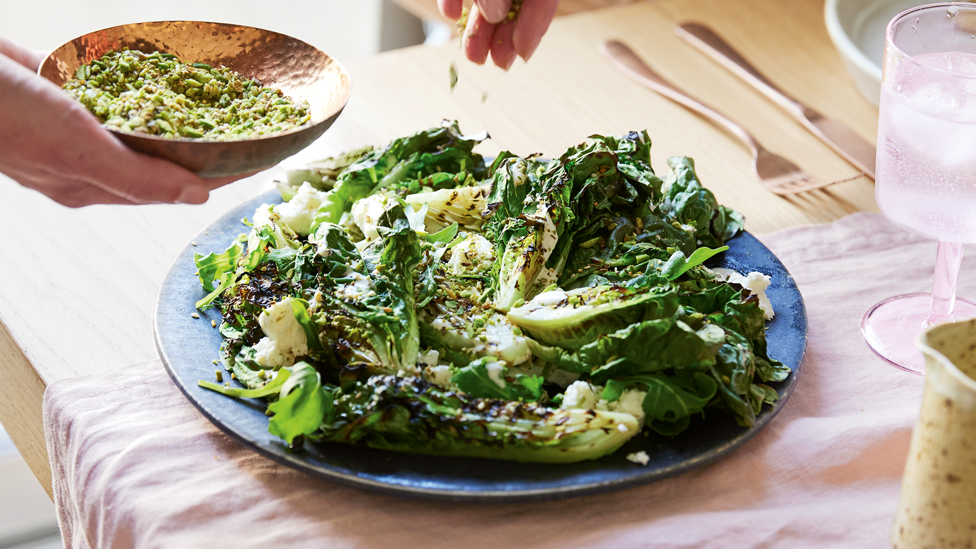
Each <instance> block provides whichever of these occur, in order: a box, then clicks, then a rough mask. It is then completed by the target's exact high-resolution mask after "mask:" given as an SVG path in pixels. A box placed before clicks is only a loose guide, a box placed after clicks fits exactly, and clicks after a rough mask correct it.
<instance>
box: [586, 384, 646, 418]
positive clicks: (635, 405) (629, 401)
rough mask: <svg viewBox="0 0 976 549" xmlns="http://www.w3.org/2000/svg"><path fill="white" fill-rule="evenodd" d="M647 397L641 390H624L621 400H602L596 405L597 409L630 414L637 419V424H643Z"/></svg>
mask: <svg viewBox="0 0 976 549" xmlns="http://www.w3.org/2000/svg"><path fill="white" fill-rule="evenodd" d="M645 396H647V393H646V392H644V391H641V390H639V389H624V392H623V394H621V395H620V398H618V399H617V400H615V401H613V402H607V401H605V400H600V402H598V403H597V405H596V409H597V410H606V411H608V412H619V413H623V414H630V415H632V416H634V418H636V419H637V423H643V422H644V397H645Z"/></svg>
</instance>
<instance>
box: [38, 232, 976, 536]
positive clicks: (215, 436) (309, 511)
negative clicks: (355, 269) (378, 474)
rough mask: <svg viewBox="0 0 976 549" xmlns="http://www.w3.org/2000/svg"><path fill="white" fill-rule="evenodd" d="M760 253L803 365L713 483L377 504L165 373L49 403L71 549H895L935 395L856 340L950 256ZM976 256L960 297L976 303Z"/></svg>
mask: <svg viewBox="0 0 976 549" xmlns="http://www.w3.org/2000/svg"><path fill="white" fill-rule="evenodd" d="M762 240H763V241H764V242H765V243H766V245H767V246H769V247H770V248H771V249H772V250H773V251H774V253H776V254H777V256H779V257H780V258H781V259H782V261H783V262H784V263H785V264H786V266H787V268H789V270H790V271H791V272H792V274H793V276H794V278H795V279H796V281H797V284H798V285H799V287H800V289H801V291H802V293H803V296H804V299H805V301H806V306H807V313H808V315H809V343H808V349H807V356H806V362H805V365H804V368H803V375H802V376H801V378H800V381H799V385H798V386H797V388H796V392H795V393H794V394H793V396H792V398H791V399H790V400H789V402H788V403H787V404H786V406H785V408H784V409H783V411H782V412H781V413H780V414H779V416H778V417H777V418H776V419H775V420H774V421H773V422H772V423H771V424H770V425H769V426H768V427H767V428H766V429H765V430H764V431H762V432H761V433H760V434H759V435H758V436H757V437H755V438H754V439H752V440H751V441H749V442H748V443H746V444H745V445H744V446H743V447H742V448H740V449H739V450H737V451H735V452H733V453H732V454H731V455H729V456H727V457H726V458H725V459H722V460H721V461H719V462H718V463H716V464H713V465H711V466H709V467H706V468H704V469H699V470H696V471H693V472H690V473H688V474H685V475H682V476H680V477H677V478H673V479H669V480H665V481H662V482H658V483H655V484H651V485H647V486H642V487H638V488H632V489H628V490H623V491H619V492H615V493H610V494H606V495H598V496H588V497H581V498H576V499H571V500H566V501H557V502H552V503H542V504H540V503H533V504H509V505H460V504H456V503H436V502H421V501H413V500H404V499H398V498H395V497H389V496H380V495H374V494H370V493H366V492H362V491H358V490H355V489H350V488H344V487H340V486H336V485H333V484H330V483H328V482H325V481H321V480H317V479H313V478H310V477H308V476H305V475H304V474H302V473H298V472H296V471H293V470H291V469H289V468H286V467H282V466H280V465H278V464H276V463H274V462H272V461H270V460H268V459H265V458H263V457H260V456H258V455H257V454H255V453H254V452H252V451H250V450H247V449H245V448H243V447H241V446H240V445H239V444H237V443H236V442H234V441H232V440H231V439H229V438H228V437H227V436H225V435H224V434H223V433H221V432H220V431H218V430H217V429H216V428H215V427H214V426H213V425H211V424H210V423H209V422H208V421H207V420H206V419H205V418H204V417H203V416H201V415H200V414H199V413H198V412H197V410H196V409H195V408H194V407H193V406H192V405H190V403H189V402H187V400H186V399H185V398H184V397H183V395H182V394H181V393H180V392H179V391H178V390H177V389H176V388H175V386H174V385H173V383H172V382H171V381H170V379H169V377H168V376H167V374H166V373H165V371H164V370H163V368H162V366H161V364H160V363H159V362H151V363H147V364H140V365H137V366H132V367H129V368H126V369H123V370H120V371H116V372H112V373H110V374H105V375H98V376H90V377H83V378H76V379H70V380H65V381H61V382H58V383H55V384H53V385H51V386H50V387H48V389H47V393H46V394H45V398H44V426H45V431H46V436H47V445H48V452H49V453H50V458H51V468H52V469H53V483H54V499H55V503H56V504H57V509H58V514H59V519H60V524H61V529H62V534H63V536H64V540H65V543H66V546H67V547H69V548H72V549H94V548H107V547H113V548H127V547H139V548H154V547H165V548H170V547H174V548H196V547H201V548H203V547H207V548H210V547H235V548H249V547H262V548H267V547H276V548H284V547H337V548H339V547H375V548H382V549H387V548H390V547H429V548H438V547H515V546H522V547H528V546H531V547H535V548H540V549H541V548H549V547H552V548H555V549H567V548H570V547H707V548H724V547H729V548H743V547H784V548H790V549H796V548H804V547H815V548H826V547H859V548H861V547H886V546H887V540H888V530H889V528H890V525H891V522H892V518H893V516H894V512H895V506H896V503H897V499H898V492H899V486H900V483H901V472H902V468H903V464H904V461H905V458H906V454H907V451H908V443H909V437H910V433H911V429H912V426H913V423H914V421H915V419H916V417H917V415H918V409H919V402H920V398H921V391H922V385H923V378H922V377H921V376H918V375H914V374H911V373H907V372H904V371H902V370H899V369H896V368H893V367H892V366H889V365H888V364H886V363H884V362H882V361H881V360H880V359H879V358H877V357H875V356H874V354H872V352H871V351H870V350H869V349H868V347H867V346H866V345H865V343H864V341H863V339H862V338H861V334H860V332H859V323H860V320H861V316H862V315H863V314H864V312H865V310H867V309H868V308H869V307H870V306H871V305H872V304H874V303H876V302H877V301H880V300H881V299H883V298H885V297H889V296H891V295H894V294H896V293H906V292H927V291H929V290H930V286H931V280H932V273H933V271H934V265H935V244H934V243H933V242H930V241H926V240H923V239H921V238H918V237H915V236H912V235H910V234H908V233H906V232H904V231H902V230H900V229H898V228H896V227H894V226H893V225H891V224H890V223H889V222H888V221H886V220H885V219H884V218H883V217H881V216H880V215H876V214H855V215H851V216H849V217H847V218H844V219H842V220H840V221H838V222H835V223H832V224H829V225H821V226H815V227H805V228H799V229H791V230H787V231H783V232H780V233H776V234H772V235H768V236H765V237H763V238H762ZM967 252H968V253H969V254H970V255H969V257H968V258H967V259H966V260H965V262H964V263H963V274H962V276H961V277H960V289H959V293H960V295H968V296H976V277H973V276H971V274H972V273H973V272H974V270H976V256H974V255H973V252H974V250H972V249H968V250H967Z"/></svg>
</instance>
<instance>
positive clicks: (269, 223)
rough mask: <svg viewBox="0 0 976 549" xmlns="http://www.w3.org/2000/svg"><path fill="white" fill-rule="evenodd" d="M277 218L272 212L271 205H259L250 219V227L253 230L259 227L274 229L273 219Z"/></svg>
mask: <svg viewBox="0 0 976 549" xmlns="http://www.w3.org/2000/svg"><path fill="white" fill-rule="evenodd" d="M277 217H278V216H277V215H275V213H274V212H273V211H272V206H271V204H261V205H260V206H258V209H257V210H254V215H253V216H252V217H251V225H253V226H254V228H255V229H258V228H261V227H274V222H273V219H275V218H277Z"/></svg>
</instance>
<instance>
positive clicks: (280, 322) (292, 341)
mask: <svg viewBox="0 0 976 549" xmlns="http://www.w3.org/2000/svg"><path fill="white" fill-rule="evenodd" d="M258 324H260V325H261V331H262V332H264V335H265V336H266V337H263V338H261V340H260V341H258V344H257V345H255V346H254V352H255V357H254V360H255V361H256V362H257V363H258V364H260V365H261V366H267V367H274V366H291V365H292V364H294V363H295V358H296V357H299V356H302V355H306V354H308V341H307V340H306V339H305V331H304V330H302V326H301V324H299V323H298V320H296V319H295V312H294V310H293V309H292V305H291V298H290V297H286V298H285V299H283V300H281V301H279V302H278V303H275V304H273V305H271V306H270V307H268V308H267V309H265V310H264V312H262V313H261V314H260V315H259V316H258Z"/></svg>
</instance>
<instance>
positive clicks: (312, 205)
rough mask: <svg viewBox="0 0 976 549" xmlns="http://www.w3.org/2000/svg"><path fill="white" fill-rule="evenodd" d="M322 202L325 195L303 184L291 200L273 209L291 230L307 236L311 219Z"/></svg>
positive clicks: (310, 226)
mask: <svg viewBox="0 0 976 549" xmlns="http://www.w3.org/2000/svg"><path fill="white" fill-rule="evenodd" d="M323 200H325V193H323V192H319V191H317V190H315V187H312V186H311V185H310V184H308V183H307V182H305V183H302V186H301V187H299V188H298V192H297V193H296V194H295V196H293V197H292V199H291V200H289V201H288V202H285V203H284V204H279V205H278V206H277V207H275V212H277V214H278V215H279V216H281V220H282V221H284V222H285V225H288V227H289V228H290V229H291V230H293V231H295V232H296V233H298V234H300V235H305V236H308V233H309V231H310V230H311V228H312V218H314V217H315V213H316V212H317V211H318V209H319V206H321V205H322V201H323Z"/></svg>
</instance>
